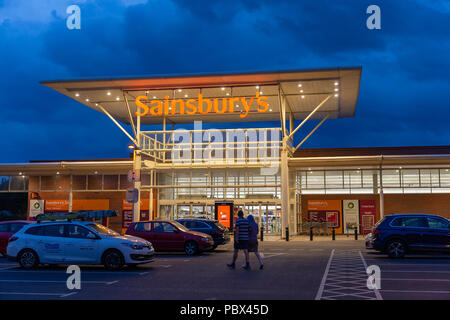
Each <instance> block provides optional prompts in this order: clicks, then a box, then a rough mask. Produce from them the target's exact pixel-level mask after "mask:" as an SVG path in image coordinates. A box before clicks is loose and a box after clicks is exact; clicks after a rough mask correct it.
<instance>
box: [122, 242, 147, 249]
mask: <svg viewBox="0 0 450 320" xmlns="http://www.w3.org/2000/svg"><path fill="white" fill-rule="evenodd" d="M122 245H124V246H127V247H129V248H131V249H133V250H142V249H144V246H143V245H142V244H135V243H128V242H122Z"/></svg>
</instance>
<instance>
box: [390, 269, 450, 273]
mask: <svg viewBox="0 0 450 320" xmlns="http://www.w3.org/2000/svg"><path fill="white" fill-rule="evenodd" d="M383 273H450V271H439V270H383Z"/></svg>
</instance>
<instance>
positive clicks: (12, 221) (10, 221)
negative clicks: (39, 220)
mask: <svg viewBox="0 0 450 320" xmlns="http://www.w3.org/2000/svg"><path fill="white" fill-rule="evenodd" d="M7 223H25V224H30V223H35V221H31V220H6V221H0V224H7Z"/></svg>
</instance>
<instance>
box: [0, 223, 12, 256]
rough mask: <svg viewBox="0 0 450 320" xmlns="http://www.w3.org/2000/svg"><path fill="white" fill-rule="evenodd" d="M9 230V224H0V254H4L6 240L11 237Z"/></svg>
mask: <svg viewBox="0 0 450 320" xmlns="http://www.w3.org/2000/svg"><path fill="white" fill-rule="evenodd" d="M9 229H10V224H9V223H2V224H0V252H4V253H6V247H7V246H8V239H9V237H10V236H11V233H10V232H9Z"/></svg>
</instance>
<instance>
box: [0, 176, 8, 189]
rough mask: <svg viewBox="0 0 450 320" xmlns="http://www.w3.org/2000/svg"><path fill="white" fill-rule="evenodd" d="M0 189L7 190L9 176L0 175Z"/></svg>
mask: <svg viewBox="0 0 450 320" xmlns="http://www.w3.org/2000/svg"><path fill="white" fill-rule="evenodd" d="M0 190H2V191H8V190H9V176H0Z"/></svg>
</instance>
